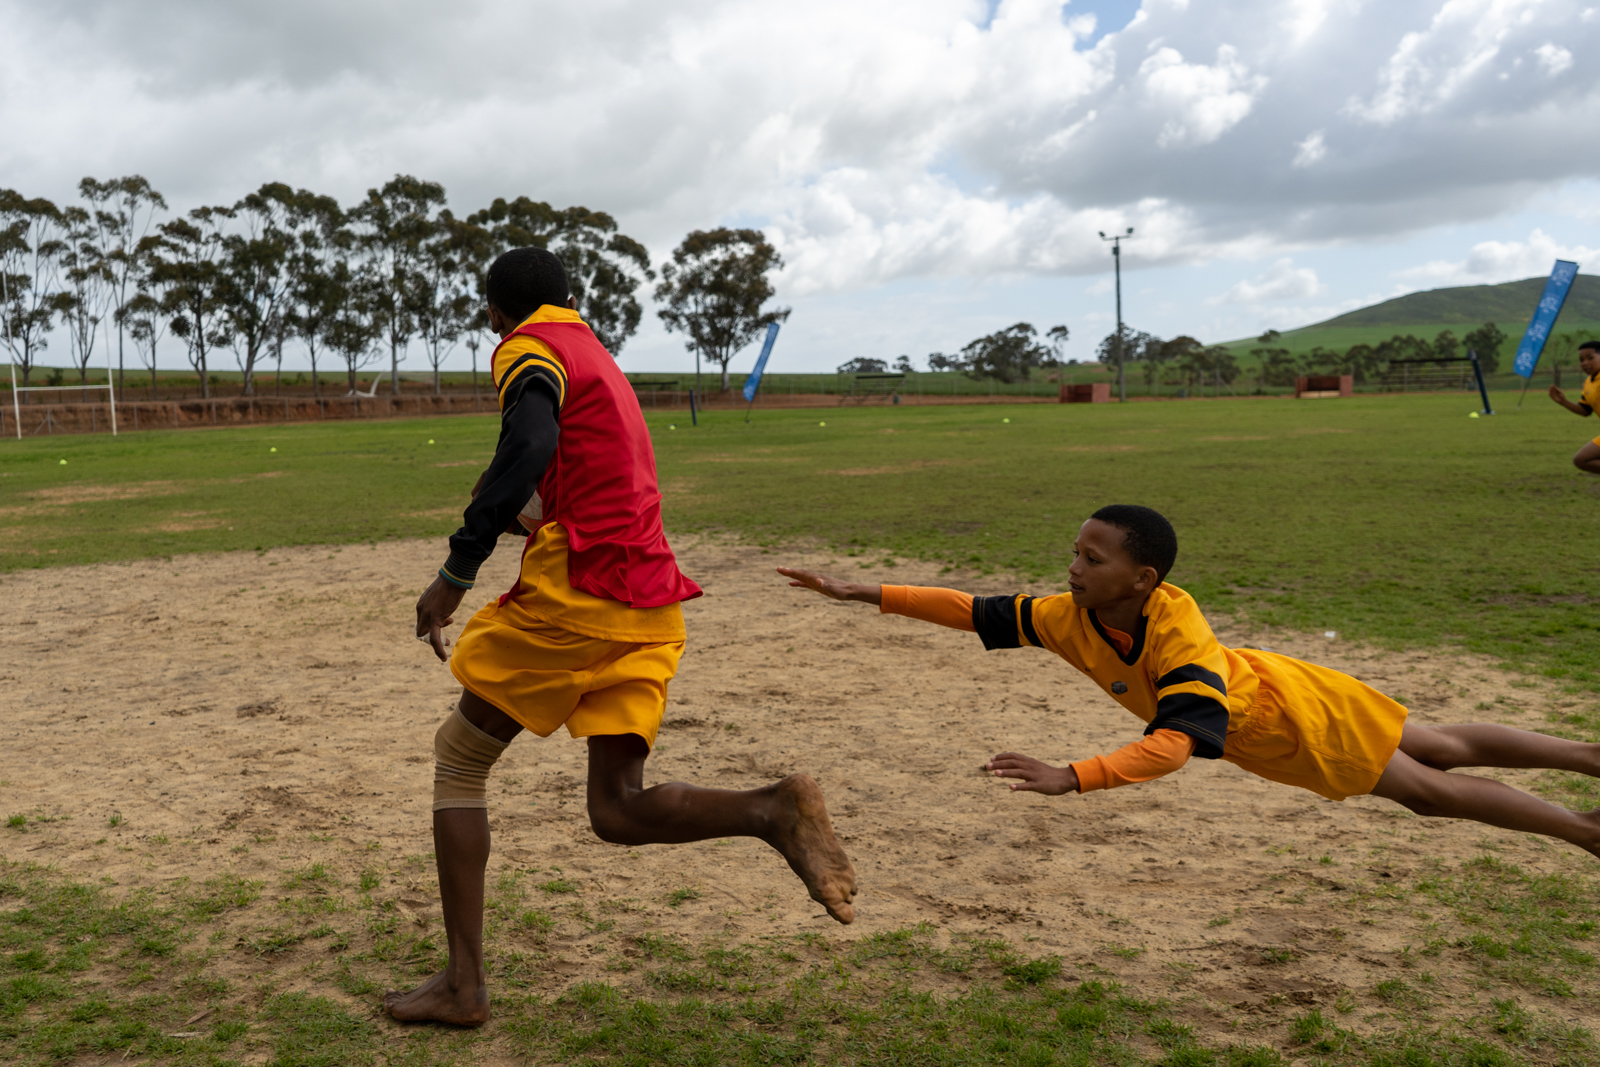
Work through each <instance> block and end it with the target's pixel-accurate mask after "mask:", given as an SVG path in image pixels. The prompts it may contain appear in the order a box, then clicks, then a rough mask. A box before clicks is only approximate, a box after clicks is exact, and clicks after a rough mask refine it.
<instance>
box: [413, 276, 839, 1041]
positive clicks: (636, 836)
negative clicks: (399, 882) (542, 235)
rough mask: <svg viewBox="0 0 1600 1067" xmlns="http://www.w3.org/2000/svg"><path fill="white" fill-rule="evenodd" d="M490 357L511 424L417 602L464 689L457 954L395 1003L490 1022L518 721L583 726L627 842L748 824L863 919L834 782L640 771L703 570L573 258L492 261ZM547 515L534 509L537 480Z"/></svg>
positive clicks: (819, 890) (440, 814)
mask: <svg viewBox="0 0 1600 1067" xmlns="http://www.w3.org/2000/svg"><path fill="white" fill-rule="evenodd" d="M485 292H486V295H487V297H488V301H489V309H488V310H489V322H490V324H491V325H492V326H493V327H494V329H495V330H496V331H497V332H498V333H500V335H501V336H502V338H504V340H502V342H501V343H500V345H499V346H498V347H497V348H496V349H495V353H494V356H493V358H492V360H491V364H490V366H491V369H492V373H493V375H494V381H495V387H496V389H497V390H498V392H499V397H500V410H501V425H500V439H499V442H498V444H497V445H496V447H495V454H494V459H493V460H492V461H491V462H490V464H489V467H488V469H487V470H486V471H485V472H484V474H483V476H482V477H481V478H480V479H479V481H478V486H477V488H476V490H475V494H474V496H473V500H472V503H471V504H470V505H468V507H467V509H466V512H465V513H464V515H463V517H462V527H461V529H460V530H458V531H456V533H455V535H454V536H452V537H451V538H450V557H449V559H447V560H446V561H445V563H444V565H443V566H442V567H440V568H439V573H438V576H437V577H436V578H435V579H434V581H433V584H431V585H430V586H428V588H427V590H426V591H425V592H424V593H423V594H422V597H421V598H420V599H419V600H418V601H417V627H416V635H417V639H418V640H420V641H427V642H429V643H430V644H431V645H432V646H433V649H434V652H435V653H436V654H437V655H438V657H439V658H440V659H441V660H447V661H448V662H449V664H450V669H451V671H452V673H454V675H455V676H456V678H457V680H459V681H460V682H461V685H462V693H461V701H460V704H459V706H458V707H457V709H456V711H455V712H454V713H452V714H451V715H450V717H449V718H448V719H446V721H445V723H444V724H443V725H442V726H441V727H440V728H439V731H438V733H437V734H436V735H435V738H434V792H433V796H434V801H433V841H434V851H435V854H436V859H437V864H438V870H439V895H440V899H441V903H442V905H443V908H444V925H445V934H446V937H447V938H448V942H449V950H450V958H449V962H448V964H447V965H446V967H445V969H444V970H443V971H441V972H439V973H438V974H436V975H434V976H433V977H432V978H430V979H428V980H427V981H426V982H424V983H423V984H422V985H420V986H418V987H417V988H415V989H413V990H410V991H409V992H404V993H401V992H391V993H389V994H387V995H386V996H385V997H384V1005H385V1007H386V1008H387V1009H388V1011H389V1014H391V1015H392V1016H394V1017H395V1018H397V1019H401V1020H405V1021H409V1022H420V1021H435V1022H444V1023H451V1024H454V1025H458V1026H478V1025H481V1024H482V1023H484V1022H485V1021H486V1020H487V1019H488V1018H489V993H488V988H487V986H486V984H485V980H484V970H483V876H484V869H485V867H486V865H487V864H488V860H489V819H488V811H487V808H488V799H487V790H486V784H487V779H488V775H489V771H490V769H491V767H492V766H493V764H494V762H495V760H496V759H498V758H499V756H500V754H501V753H502V752H503V751H504V750H505V748H506V746H507V745H508V744H509V743H510V742H511V740H512V739H513V738H515V737H516V736H517V735H518V734H519V733H521V732H522V731H523V730H524V729H526V730H529V731H532V732H533V733H535V734H537V735H539V736H541V737H544V736H548V735H549V734H551V733H552V732H554V731H555V730H556V729H558V728H559V727H561V726H565V727H566V728H567V731H568V732H569V733H570V734H571V735H572V736H573V737H586V738H588V745H589V782H588V808H589V821H590V825H591V826H592V827H593V828H594V832H595V834H596V835H598V836H599V837H600V838H601V839H602V840H605V841H610V842H614V843H617V844H626V845H645V844H656V843H662V844H665V843H678V842H685V841H701V840H705V839H707V838H726V837H756V838H760V839H761V840H763V841H765V842H767V843H768V844H769V845H771V846H772V847H773V848H775V849H777V850H778V852H780V853H781V854H782V855H783V857H784V859H785V860H787V861H788V863H789V866H790V867H791V868H792V869H793V870H794V872H795V873H796V874H798V875H799V876H800V878H801V879H802V881H804V882H805V885H806V888H807V889H808V890H809V891H810V893H811V896H812V897H813V898H814V899H815V900H817V901H818V902H819V903H821V904H822V905H823V906H824V907H826V908H827V910H828V913H829V914H830V915H832V916H833V917H834V918H835V919H837V920H839V921H840V922H846V923H847V922H850V921H851V920H852V919H853V918H854V917H855V914H854V911H853V910H852V908H851V903H850V901H851V898H852V897H853V896H854V895H855V873H854V871H853V870H852V868H851V865H850V861H849V859H848V858H847V857H846V856H845V854H844V850H843V849H842V848H841V847H840V846H839V842H838V840H837V838H835V836H834V833H833V827H832V825H831V823H830V821H829V819H828V812H827V808H826V807H825V805H824V804H823V799H822V792H821V790H820V789H818V787H817V783H816V782H815V781H813V780H812V779H811V778H810V777H809V776H808V775H804V774H795V775H790V776H789V777H787V778H785V779H783V780H782V781H781V782H777V783H776V784H774V785H770V786H767V787H765V788H762V789H752V790H747V791H743V792H739V791H734V790H729V789H704V788H700V787H697V786H691V785H685V784H683V783H681V782H673V783H668V784H664V785H656V786H652V787H650V788H649V789H646V788H645V787H644V764H645V759H646V758H647V757H648V756H649V754H650V748H651V745H652V744H653V743H654V741H655V737H656V731H657V730H658V729H659V727H660V725H661V716H662V712H663V711H664V710H665V706H666V696H667V683H668V682H669V681H670V680H671V679H672V677H673V675H674V673H675V672H676V671H677V667H678V661H679V658H680V657H681V656H682V655H683V646H684V628H683V613H682V611H681V609H680V608H679V603H680V602H681V601H683V600H688V599H691V598H693V597H697V596H699V595H700V587H699V586H697V585H695V583H694V582H692V581H690V580H689V579H688V578H686V577H685V576H684V575H683V574H682V573H681V572H680V571H679V570H678V566H677V561H676V559H675V557H674V556H673V553H672V549H671V547H670V546H669V545H668V544H667V540H666V535H665V533H664V531H663V530H662V526H661V493H660V491H659V489H658V488H657V484H656V468H655V453H654V451H653V449H652V447H651V444H650V434H649V429H648V428H647V427H646V426H645V422H644V416H643V414H642V413H641V412H640V411H639V403H638V400H637V398H636V397H635V396H634V393H633V389H632V387H631V386H630V385H629V384H628V381H627V379H626V378H625V377H624V375H623V374H622V372H621V371H620V370H618V369H617V366H616V361H615V360H614V359H613V358H612V357H611V354H610V353H609V352H607V351H606V350H605V348H604V347H602V346H601V344H600V342H599V341H598V340H597V339H596V338H595V336H594V334H593V333H592V332H591V331H590V330H589V328H588V327H587V326H586V325H584V323H583V321H582V320H581V319H580V318H579V316H578V314H577V312H576V310H574V308H575V304H574V301H573V300H572V297H571V295H570V293H569V290H568V285H567V277H566V272H565V271H564V270H563V268H562V266H561V261H560V260H558V259H557V258H556V257H555V256H554V255H553V254H551V253H550V252H548V251H545V250H543V249H535V248H519V249H514V250H512V251H510V252H507V253H506V254H505V255H502V256H501V257H499V258H498V259H496V260H495V262H494V263H493V264H492V265H491V266H490V268H489V273H488V278H487V280H486V285H485ZM536 489H537V491H538V496H539V503H540V508H539V514H538V516H537V518H535V517H533V516H532V515H531V514H528V513H527V512H525V511H524V508H525V507H526V506H527V505H528V503H529V500H530V498H532V497H533V495H534V492H535V490H536ZM519 515H521V516H522V518H524V519H525V520H526V521H527V522H528V523H530V524H531V525H532V528H533V533H532V534H531V536H529V537H528V539H527V542H526V544H525V545H524V547H523V554H522V566H521V570H520V573H519V576H518V579H517V583H516V585H515V586H513V587H512V589H511V590H510V591H509V592H507V593H506V594H505V595H504V596H501V597H500V598H498V599H497V600H493V601H491V602H490V603H488V604H487V605H485V606H484V607H483V608H482V609H481V610H479V611H478V612H477V613H476V614H475V615H473V617H472V618H471V619H470V620H469V621H468V622H467V625H466V627H465V628H464V629H463V630H462V633H461V637H460V639H459V640H458V641H457V642H456V644H455V648H454V650H453V652H450V651H447V643H446V642H445V640H444V637H443V636H442V633H441V631H442V630H443V628H444V627H446V626H448V625H450V624H451V623H452V622H453V621H454V619H453V616H454V613H455V610H456V608H457V607H459V606H460V604H461V600H462V597H463V596H464V595H465V593H466V591H467V590H468V589H470V588H471V587H472V584H473V581H474V580H475V578H476V577H477V573H478V568H479V567H480V566H481V564H482V563H483V561H484V560H485V559H487V558H488V557H489V554H490V553H491V552H493V551H494V547H495V542H496V540H497V538H498V537H499V535H500V534H501V532H502V531H508V530H511V529H520V528H521V526H520V523H519V522H518V517H519Z"/></svg>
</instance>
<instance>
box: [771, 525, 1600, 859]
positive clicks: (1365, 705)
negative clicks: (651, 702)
mask: <svg viewBox="0 0 1600 1067" xmlns="http://www.w3.org/2000/svg"><path fill="white" fill-rule="evenodd" d="M1177 554H1178V538H1177V535H1176V534H1175V533H1174V532H1173V530H1172V526H1171V525H1170V524H1169V523H1168V522H1167V520H1166V519H1164V518H1162V517H1161V516H1160V515H1159V514H1157V513H1156V512H1154V511H1152V510H1151V509H1149V508H1145V507H1138V506H1135V505H1131V504H1113V505H1111V506H1109V507H1104V508H1101V509H1100V510H1099V511H1097V512H1095V513H1094V516H1093V517H1092V518H1090V519H1089V521H1087V522H1085V523H1084V524H1083V527H1082V528H1081V529H1080V530H1079V531H1078V537H1077V540H1076V541H1075V542H1074V544H1073V555H1074V557H1075V558H1074V560H1073V563H1072V566H1071V567H1070V568H1069V570H1068V572H1067V573H1068V579H1069V585H1070V588H1071V592H1070V594H1066V595H1063V594H1056V595H1054V596H1045V597H1031V596H980V597H974V596H971V595H970V594H967V593H959V592H956V591H955V590H953V589H928V588H919V587H916V586H894V585H884V586H877V585H855V584H850V583H847V582H841V581H839V580H837V579H834V578H829V577H827V576H825V575H821V574H813V573H810V572H807V571H801V570H793V569H790V568H784V567H780V568H779V569H778V573H780V574H783V575H785V576H786V577H788V578H790V579H792V581H791V582H790V584H791V585H795V586H802V587H805V588H808V589H813V590H815V591H817V592H819V593H821V594H822V595H824V596H828V597H832V598H833V599H835V600H859V601H862V602H864V603H868V604H877V605H878V606H879V610H880V611H881V612H884V613H886V614H895V615H907V616H910V617H911V618H914V619H922V620H924V621H927V622H935V623H939V624H940V625H943V626H949V627H952V628H954V629H957V630H969V631H974V632H976V633H977V635H978V636H979V638H980V639H982V641H983V646H984V648H986V649H996V648H1020V647H1023V646H1030V647H1034V648H1043V649H1047V650H1049V651H1051V652H1054V653H1055V654H1056V655H1058V656H1060V657H1061V658H1062V659H1065V660H1066V661H1067V662H1068V663H1070V664H1072V665H1073V666H1074V667H1076V668H1077V669H1078V670H1080V671H1082V672H1083V673H1085V674H1087V675H1088V676H1089V677H1090V678H1092V679H1094V681H1095V682H1096V683H1097V684H1098V685H1099V686H1100V687H1101V688H1102V689H1104V690H1105V691H1106V692H1107V693H1109V694H1110V695H1111V698H1112V699H1113V700H1115V701H1116V702H1117V703H1119V704H1121V705H1122V706H1123V707H1124V708H1126V709H1128V710H1129V711H1130V712H1132V713H1133V714H1134V715H1135V716H1136V717H1138V718H1139V719H1141V720H1143V721H1144V722H1145V724H1146V726H1145V730H1144V737H1143V739H1142V740H1139V741H1136V742H1134V743H1133V744H1130V745H1127V746H1125V747H1123V748H1121V749H1118V750H1117V751H1116V752H1112V753H1110V754H1108V755H1100V756H1091V757H1090V758H1088V759H1084V760H1079V761H1077V762H1075V763H1070V764H1068V765H1067V766H1065V767H1052V766H1050V765H1048V764H1045V763H1041V762H1040V761H1039V760H1036V759H1033V758H1032V757H1029V756H1025V755H1022V754H1020V753H1017V752H1002V753H1000V754H999V755H997V756H995V757H994V758H993V759H991V760H990V761H989V762H988V763H986V764H985V765H984V767H985V769H986V770H989V771H992V772H993V773H994V774H995V775H996V776H997V777H1000V778H1007V779H1014V781H1012V782H1011V783H1010V787H1011V788H1012V789H1015V790H1024V791H1028V792H1035V793H1048V794H1051V795H1059V794H1062V793H1074V792H1075V793H1087V792H1089V791H1091V790H1095V789H1111V788H1115V787H1117V786H1122V785H1130V784H1132V783H1134V782H1148V781H1150V780H1151V779H1154V778H1159V777H1161V776H1162V775H1166V774H1171V773H1172V772H1173V771H1175V770H1177V769H1178V768H1180V767H1182V766H1183V765H1184V764H1185V763H1186V762H1188V760H1189V758H1190V757H1191V756H1198V757H1200V758H1201V759H1225V760H1227V761H1228V762H1230V763H1233V764H1236V765H1238V766H1240V767H1243V768H1244V769H1245V770H1247V771H1250V772H1251V773H1253V774H1257V775H1260V776H1261V777H1263V778H1268V779H1270V780H1272V781H1274V782H1282V783H1284V784H1285V785H1293V786H1299V787H1300V788H1302V789H1309V790H1311V791H1312V792H1314V793H1318V794H1320V795H1322V796H1325V797H1327V798H1328V799H1330V800H1343V799H1345V798H1346V797H1352V796H1362V795H1365V794H1369V793H1370V794H1372V795H1374V796H1380V797H1385V798H1387V799H1389V800H1393V801H1395V802H1396V803H1398V804H1401V805H1403V806H1405V807H1407V808H1410V809H1411V810H1412V811H1414V812H1416V813H1417V814H1418V815H1437V816H1443V817H1447V818H1456V819H1475V820H1477V821H1478V822H1482V823H1487V824H1489V825H1490V826H1499V827H1503V828H1505V829H1507V830H1522V831H1526V832H1528V833H1536V834H1544V835H1546V836H1549V837H1558V838H1560V839H1561V840H1563V841H1570V842H1572V843H1573V844H1575V845H1577V846H1579V847H1580V848H1584V849H1587V850H1588V851H1589V852H1591V853H1593V854H1595V855H1597V856H1600V812H1585V813H1578V812H1571V811H1568V810H1566V809H1565V808H1561V807H1557V806H1556V805H1554V804H1547V803H1545V802H1544V801H1542V800H1538V799H1536V798H1534V797H1532V796H1530V795H1528V794H1527V793H1523V792H1521V791H1519V790H1517V789H1513V788H1512V787H1510V786H1508V785H1504V784H1502V783H1500V782H1496V781H1492V780H1490V779H1487V778H1477V777H1473V776H1471V775H1466V774H1447V773H1446V772H1447V771H1449V770H1450V769H1452V768H1455V767H1540V768H1552V769H1557V770H1566V771H1577V772H1579V773H1582V774H1588V775H1595V776H1600V745H1591V744H1580V743H1579V742H1576V741H1563V740H1560V739H1558V738H1554V737H1546V736H1544V735H1543V734H1535V733H1529V732H1528V731H1525V730H1514V729H1512V728H1510V727H1507V726H1495V725H1490V724H1480V725H1472V726H1422V725H1419V724H1415V723H1408V722H1406V709H1405V708H1404V707H1403V706H1402V705H1400V704H1398V703H1396V702H1395V701H1393V700H1390V699H1389V698H1388V697H1386V696H1384V695H1383V694H1382V693H1380V692H1378V691H1377V690H1375V689H1372V688H1371V687H1369V686H1367V685H1364V684H1363V683H1361V682H1358V681H1357V680H1356V679H1354V678H1351V677H1350V676H1349V675H1345V674H1341V673H1339V672H1338V671H1335V670H1330V669H1329V668H1327V667H1318V666H1315V665H1314V664H1310V663H1303V662H1301V661H1300V660H1296V659H1291V658H1289V657H1288V656H1283V655H1278V654H1277V653H1273V652H1266V651H1261V650H1258V649H1250V648H1240V649H1232V648H1224V647H1223V646H1222V645H1221V644H1219V643H1218V641H1217V638H1216V636H1215V635H1214V634H1212V632H1211V627H1210V626H1209V625H1208V624H1207V623H1206V620H1205V618H1204V617H1203V616H1202V615H1201V614H1200V609H1199V607H1198V606H1197V605H1196V604H1195V602H1194V600H1193V599H1192V598H1191V597H1190V596H1189V594H1187V593H1185V592H1184V591H1183V590H1182V589H1179V588H1178V587H1177V586H1175V585H1170V584H1168V583H1167V582H1166V581H1165V580H1164V579H1165V578H1166V576H1167V572H1168V571H1169V570H1171V569H1172V564H1173V561H1174V560H1175V559H1176V558H1177Z"/></svg>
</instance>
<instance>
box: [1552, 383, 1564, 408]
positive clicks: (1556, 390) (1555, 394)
mask: <svg viewBox="0 0 1600 1067" xmlns="http://www.w3.org/2000/svg"><path fill="white" fill-rule="evenodd" d="M1550 399H1551V400H1554V401H1555V402H1556V403H1557V404H1565V403H1566V402H1567V394H1566V393H1563V392H1562V391H1561V387H1560V386H1559V385H1552V386H1551V387H1550Z"/></svg>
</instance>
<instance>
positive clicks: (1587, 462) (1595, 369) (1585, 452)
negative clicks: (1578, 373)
mask: <svg viewBox="0 0 1600 1067" xmlns="http://www.w3.org/2000/svg"><path fill="white" fill-rule="evenodd" d="M1578 366H1579V367H1580V368H1582V370H1583V374H1584V379H1583V393H1582V395H1581V396H1580V397H1579V398H1578V402H1577V403H1576V404H1574V403H1573V402H1572V401H1570V400H1568V399H1567V394H1566V393H1563V392H1562V391H1561V389H1560V388H1559V387H1557V386H1554V385H1552V386H1551V387H1550V399H1551V400H1554V401H1555V402H1556V403H1557V404H1560V405H1561V406H1562V407H1564V408H1566V409H1567V410H1568V411H1570V412H1572V413H1573V414H1574V415H1577V416H1580V417H1582V418H1588V417H1589V416H1590V415H1593V414H1594V412H1595V409H1596V408H1600V341H1585V342H1583V344H1581V345H1579V346H1578ZM1572 465H1573V466H1574V467H1577V468H1578V469H1579V470H1581V471H1584V472H1586V473H1588V474H1600V437H1596V438H1595V439H1594V440H1593V441H1590V442H1589V443H1588V444H1586V445H1584V446H1583V447H1582V448H1580V449H1578V452H1577V454H1576V455H1575V456H1573V457H1572Z"/></svg>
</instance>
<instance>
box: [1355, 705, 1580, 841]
mask: <svg viewBox="0 0 1600 1067" xmlns="http://www.w3.org/2000/svg"><path fill="white" fill-rule="evenodd" d="M1407 729H1408V730H1409V729H1411V728H1410V727H1407ZM1517 732H1520V731H1517ZM1529 766H1546V765H1545V764H1530V765H1529ZM1372 795H1373V796H1379V797H1383V798H1385V799H1386V800H1392V801H1394V802H1395V803H1397V804H1400V805H1402V806H1403V807H1406V808H1409V809H1411V810H1412V811H1414V812H1416V813H1417V814H1418V815H1428V816H1436V817H1440V818H1447V819H1472V820H1474V821H1476V822H1481V823H1487V824H1488V825H1490V826H1499V827H1501V828H1502V829H1506V830H1520V831H1522V832H1524V833H1530V834H1543V835H1545V836H1546V837H1556V838H1560V839H1561V840H1562V841H1570V842H1572V843H1573V844H1574V845H1577V846H1578V847H1579V848H1582V849H1585V850H1587V851H1588V852H1590V853H1592V854H1594V855H1596V856H1600V812H1595V811H1588V812H1576V811H1568V810H1567V809H1566V808H1563V807H1558V806H1557V805H1555V804H1547V803H1545V802H1544V801H1542V800H1540V799H1539V798H1537V797H1534V796H1530V795H1529V794H1527V793H1524V792H1522V791H1521V790H1520V789H1513V788H1512V787H1511V786H1509V785H1506V784H1505V783H1504V782H1496V781H1492V780H1491V779H1488V778H1478V777H1475V776H1473V775H1470V774H1450V773H1448V772H1446V771H1442V770H1439V769H1438V768H1436V767H1429V766H1426V765H1424V764H1422V763H1419V762H1417V761H1416V760H1415V759H1413V758H1411V757H1410V756H1408V755H1407V754H1406V753H1405V751H1404V750H1402V751H1399V752H1396V753H1395V754H1394V756H1393V758H1391V759H1390V760H1389V766H1388V767H1386V768H1385V769H1384V772H1383V776H1382V777H1381V778H1379V779H1378V784H1377V786H1376V787H1375V788H1374V789H1373V790H1372Z"/></svg>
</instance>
